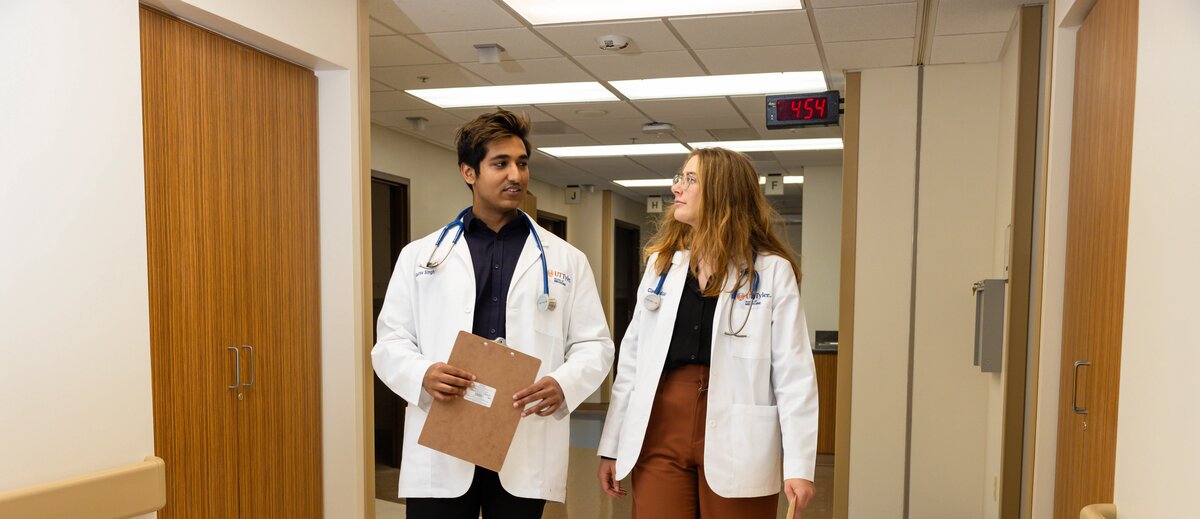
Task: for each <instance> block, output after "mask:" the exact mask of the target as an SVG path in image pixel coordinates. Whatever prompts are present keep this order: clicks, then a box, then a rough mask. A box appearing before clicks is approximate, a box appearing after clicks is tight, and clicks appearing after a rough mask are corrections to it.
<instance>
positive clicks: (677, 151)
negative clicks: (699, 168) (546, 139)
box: [538, 142, 691, 158]
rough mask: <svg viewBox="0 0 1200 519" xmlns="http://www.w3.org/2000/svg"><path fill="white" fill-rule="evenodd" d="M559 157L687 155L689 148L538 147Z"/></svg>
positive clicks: (618, 146)
mask: <svg viewBox="0 0 1200 519" xmlns="http://www.w3.org/2000/svg"><path fill="white" fill-rule="evenodd" d="M538 150H539V151H541V152H543V153H546V154H548V155H553V156H555V157H559V158H567V157H622V156H626V155H687V154H688V153H691V150H688V149H687V148H685V147H684V146H683V145H682V144H679V143H677V142H673V143H664V144H614V145H609V146H559V147H550V148H538Z"/></svg>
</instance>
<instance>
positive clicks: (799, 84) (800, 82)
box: [609, 71, 825, 101]
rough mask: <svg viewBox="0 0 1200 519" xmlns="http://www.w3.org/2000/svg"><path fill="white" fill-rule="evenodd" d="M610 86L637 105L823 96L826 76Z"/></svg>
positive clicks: (718, 78)
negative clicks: (643, 102) (699, 99)
mask: <svg viewBox="0 0 1200 519" xmlns="http://www.w3.org/2000/svg"><path fill="white" fill-rule="evenodd" d="M609 84H610V85H612V86H613V88H616V89H617V90H619V91H620V92H621V93H622V94H624V95H625V97H628V98H629V99H632V100H635V101H636V100H640V99H680V98H690V97H718V96H741V95H759V94H802V93H809V92H824V91H825V74H823V73H821V72H819V71H809V72H764V73H759V74H728V75H722V76H693V77H667V78H658V79H631V80H624V81H610V82H609Z"/></svg>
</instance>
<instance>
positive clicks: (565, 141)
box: [530, 133, 599, 148]
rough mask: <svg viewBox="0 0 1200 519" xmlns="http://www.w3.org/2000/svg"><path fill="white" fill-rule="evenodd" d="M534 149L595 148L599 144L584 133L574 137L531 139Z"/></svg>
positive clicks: (549, 136)
mask: <svg viewBox="0 0 1200 519" xmlns="http://www.w3.org/2000/svg"><path fill="white" fill-rule="evenodd" d="M530 140H531V143H532V144H533V147H534V148H541V147H544V146H593V145H596V144H599V143H598V142H596V140H595V139H593V138H591V137H588V136H587V135H584V134H582V133H576V134H573V135H539V136H536V137H531V139H530Z"/></svg>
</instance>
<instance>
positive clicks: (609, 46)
mask: <svg viewBox="0 0 1200 519" xmlns="http://www.w3.org/2000/svg"><path fill="white" fill-rule="evenodd" d="M596 43H598V44H600V49H601V50H611V51H614V52H616V51H619V50H622V49H624V48H625V47H628V46H629V37H628V36H621V35H620V34H606V35H604V36H601V37H599V38H596Z"/></svg>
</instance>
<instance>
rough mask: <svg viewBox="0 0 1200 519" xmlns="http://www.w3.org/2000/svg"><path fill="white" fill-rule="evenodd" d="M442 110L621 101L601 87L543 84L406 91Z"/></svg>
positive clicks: (595, 84) (577, 84) (588, 83)
mask: <svg viewBox="0 0 1200 519" xmlns="http://www.w3.org/2000/svg"><path fill="white" fill-rule="evenodd" d="M405 92H408V93H409V94H412V95H414V96H417V97H419V98H421V99H424V100H425V101H428V102H430V103H433V104H435V105H437V106H439V107H442V108H471V107H478V106H493V107H494V106H505V105H531V104H556V103H591V102H598V101H617V100H618V99H617V96H614V95H613V94H612V92H609V91H608V89H607V88H604V86H603V85H601V84H600V83H596V82H595V81H585V82H581V83H540V84H534V85H498V86H480V87H458V88H424V89H417V90H405Z"/></svg>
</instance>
